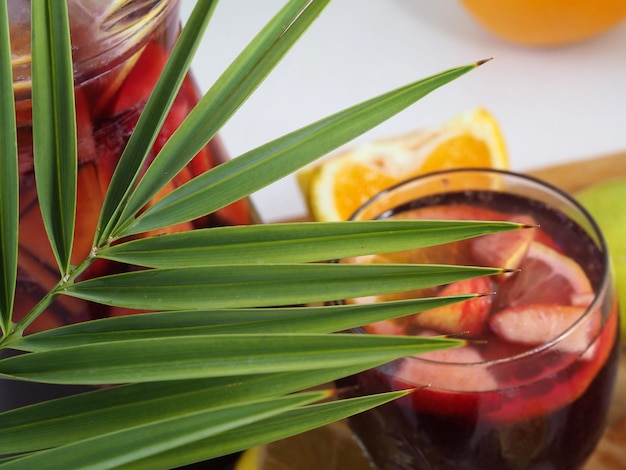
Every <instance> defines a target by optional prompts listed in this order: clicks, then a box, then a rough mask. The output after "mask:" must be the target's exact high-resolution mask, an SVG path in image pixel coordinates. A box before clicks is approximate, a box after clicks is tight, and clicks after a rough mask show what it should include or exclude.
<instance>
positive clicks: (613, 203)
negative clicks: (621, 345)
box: [575, 178, 626, 335]
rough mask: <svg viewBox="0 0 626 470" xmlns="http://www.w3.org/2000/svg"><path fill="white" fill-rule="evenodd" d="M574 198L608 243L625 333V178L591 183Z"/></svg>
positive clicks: (624, 333) (625, 332) (625, 333)
mask: <svg viewBox="0 0 626 470" xmlns="http://www.w3.org/2000/svg"><path fill="white" fill-rule="evenodd" d="M575 197H576V199H578V201H579V202H580V203H581V204H582V205H583V206H584V207H585V208H586V209H587V210H588V211H589V212H590V213H591V215H592V216H593V218H594V219H595V220H596V222H597V223H598V225H599V226H600V229H601V230H602V233H603V234H604V237H605V239H606V242H607V244H608V246H609V255H610V257H611V261H612V263H613V269H614V273H615V285H616V288H617V294H618V300H619V303H620V305H621V324H622V335H626V178H619V179H615V180H611V181H608V182H606V183H600V184H597V185H594V186H591V187H590V188H588V189H585V190H584V191H581V192H579V193H577V194H575Z"/></svg>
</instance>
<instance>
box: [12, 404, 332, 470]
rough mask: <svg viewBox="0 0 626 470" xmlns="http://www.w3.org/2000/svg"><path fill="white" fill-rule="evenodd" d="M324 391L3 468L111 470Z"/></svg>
mask: <svg viewBox="0 0 626 470" xmlns="http://www.w3.org/2000/svg"><path fill="white" fill-rule="evenodd" d="M324 396H325V394H324V393H322V392H309V393H301V394H294V395H289V396H286V397H278V398H270V399H263V400H258V401H251V402H243V403H238V404H234V405H230V406H226V407H223V408H209V409H208V410H201V411H197V412H195V413H190V414H187V415H183V416H178V417H175V418H170V419H167V420H161V421H157V422H154V423H149V424H146V425H143V426H138V427H134V428H129V429H125V430H122V431H118V432H113V433H110V434H105V435H101V436H97V437H92V438H89V439H84V440H79V441H78V442H74V443H71V444H67V445H64V446H61V447H56V448H53V449H50V450H44V451H41V452H37V453H34V454H30V455H27V456H25V457H21V458H16V459H13V460H9V461H7V462H6V463H4V464H0V468H6V469H11V468H15V469H18V468H19V469H23V468H50V465H51V464H52V465H53V466H54V468H75V469H78V468H111V467H114V466H120V465H123V464H125V463H129V462H133V461H135V460H138V459H141V458H146V457H149V456H151V455H154V454H157V453H159V452H163V451H168V450H172V449H175V448H176V447H178V446H181V445H185V444H190V443H193V442H195V441H198V440H200V439H206V438H209V437H212V436H214V435H216V434H219V433H221V432H225V431H229V430H232V429H236V428H239V427H241V426H245V425H247V424H252V423H254V422H256V421H259V420H262V419H267V418H270V417H273V416H276V415H280V414H281V413H284V412H286V411H288V410H290V409H294V408H296V407H298V406H302V405H305V404H307V403H310V402H312V401H318V400H320V399H322V398H324Z"/></svg>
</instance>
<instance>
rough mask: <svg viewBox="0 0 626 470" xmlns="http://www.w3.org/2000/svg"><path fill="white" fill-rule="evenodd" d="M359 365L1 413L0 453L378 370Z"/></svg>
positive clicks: (110, 393) (141, 388) (137, 387)
mask: <svg viewBox="0 0 626 470" xmlns="http://www.w3.org/2000/svg"><path fill="white" fill-rule="evenodd" d="M380 364H381V363H380V362H370V363H365V364H363V365H358V366H350V367H342V368H328V369H321V370H306V371H301V372H285V373H274V374H257V375H247V376H235V377H223V378H214V377H211V378H205V379H192V380H181V381H168V382H156V383H155V382H148V383H138V384H131V385H125V386H121V387H113V388H104V389H99V390H95V391H93V392H89V393H82V394H79V395H73V396H68V397H63V398H59V399H56V400H49V401H46V402H42V403H38V404H35V405H31V406H27V407H23V408H19V409H15V410H11V411H7V412H4V413H2V414H0V423H1V424H2V425H1V426H0V453H1V454H14V453H20V452H31V451H35V450H41V449H45V448H48V447H56V446H59V445H65V444H69V443H72V442H76V441H78V440H81V439H87V438H89V437H95V436H98V435H101V434H108V433H111V432H115V431H119V430H122V429H125V428H130V427H135V426H140V425H143V424H147V423H150V422H155V421H159V420H163V419H169V418H173V417H176V416H181V415H185V414H189V413H193V412H195V411H198V410H201V409H204V408H206V407H207V404H210V405H211V406H214V407H218V406H226V405H229V404H234V403H238V402H245V401H250V400H252V399H261V398H266V397H271V396H280V395H285V394H288V393H293V392H296V391H299V390H305V389H309V388H312V387H318V386H320V385H322V384H327V383H330V382H332V381H333V380H337V379H339V378H341V377H346V376H348V375H352V374H355V373H358V372H361V371H363V370H365V369H368V368H371V367H376V366H378V365H380Z"/></svg>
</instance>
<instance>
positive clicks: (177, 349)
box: [0, 334, 465, 385]
mask: <svg viewBox="0 0 626 470" xmlns="http://www.w3.org/2000/svg"><path fill="white" fill-rule="evenodd" d="M464 344H465V341H462V340H458V339H451V338H443V337H411V336H381V335H355V334H334V335H326V334H321V335H320V334H263V335H257V334H242V335H234V334H233V335H197V336H182V337H169V338H165V339H163V338H149V339H136V340H124V341H114V342H109V343H95V344H87V345H82V346H75V347H70V348H62V349H57V350H52V351H43V352H35V353H29V354H22V355H18V356H14V357H9V358H7V359H2V360H0V376H4V377H7V378H17V379H21V380H29V381H39V382H44V383H59V384H76V385H95V384H111V383H127V382H154V381H159V380H181V379H189V378H201V377H227V376H235V375H243V374H261V373H271V372H288V371H298V370H303V369H320V368H329V367H330V368H335V367H343V366H350V365H357V364H363V363H365V362H368V363H369V362H372V361H374V360H379V361H392V360H394V359H398V358H400V357H403V356H410V355H414V354H419V353H423V352H428V351H432V350H437V349H444V348H449V347H452V346H462V345H464ZM250 351H254V354H250Z"/></svg>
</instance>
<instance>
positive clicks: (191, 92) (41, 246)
mask: <svg viewBox="0 0 626 470" xmlns="http://www.w3.org/2000/svg"><path fill="white" fill-rule="evenodd" d="M68 8H69V13H70V24H71V33H72V45H73V50H74V64H75V83H76V111H77V127H78V129H77V130H78V158H79V172H78V207H77V218H76V220H77V227H76V234H75V242H74V253H73V259H72V262H73V263H77V262H79V261H81V260H82V259H84V258H85V257H86V256H87V255H88V254H89V252H90V250H91V243H92V240H93V235H94V232H95V228H96V223H97V220H98V216H99V213H100V208H101V206H102V202H103V200H104V195H105V192H106V189H107V187H108V184H109V182H110V179H111V176H112V174H113V171H114V169H115V166H116V165H117V162H118V160H119V157H120V156H121V154H122V151H123V149H124V146H125V145H126V143H127V141H128V139H129V137H130V134H131V132H132V131H133V128H134V127H135V124H136V122H137V119H138V118H139V115H140V113H141V111H142V110H143V108H144V106H145V103H146V100H147V99H148V96H149V94H150V92H151V91H152V89H153V87H154V85H155V83H156V81H157V79H158V77H159V75H160V73H161V71H162V70H163V67H164V66H165V62H166V60H167V58H168V55H169V53H170V51H171V49H172V47H173V45H174V42H175V40H176V38H177V36H178V33H179V30H180V20H179V14H178V2H177V1H175V0H153V1H149V2H145V1H129V2H113V1H110V0H102V1H99V2H93V1H91V2H88V3H87V2H85V1H83V0H76V1H70V2H68ZM9 11H10V18H11V41H12V52H13V56H14V63H13V72H14V87H15V91H16V107H17V119H18V143H19V166H20V238H19V250H20V251H19V274H18V275H19V278H18V292H17V296H16V298H17V299H18V300H17V305H16V312H15V319H16V320H18V319H19V318H21V317H22V316H23V315H25V314H26V313H27V312H28V311H29V310H30V309H31V308H32V307H33V306H34V305H35V304H36V302H37V301H38V300H39V299H40V298H41V297H42V296H43V295H44V294H45V293H46V292H48V291H49V290H50V289H51V288H52V287H53V286H54V285H55V283H56V282H57V281H58V278H59V275H58V270H57V268H56V262H55V260H54V256H53V254H52V251H51V249H50V247H49V244H48V241H47V237H46V234H45V231H44V227H43V223H42V220H41V215H40V212H39V208H38V201H37V193H36V189H35V179H34V174H33V156H32V129H31V101H30V31H29V30H30V1H23V0H9ZM199 99H200V95H199V92H198V89H197V88H196V85H195V83H194V81H193V78H192V77H191V76H188V77H187V78H186V79H185V82H184V84H183V86H182V88H181V90H180V92H179V94H178V96H177V97H176V100H175V102H174V104H173V107H172V109H171V111H170V113H169V115H168V116H167V119H166V121H165V123H164V125H163V127H162V129H161V131H160V133H159V135H158V137H157V140H156V142H155V144H154V147H153V149H152V152H151V154H150V157H149V160H151V159H153V158H154V156H155V155H156V154H157V152H158V151H159V150H160V148H161V147H162V146H163V145H164V143H165V142H166V141H167V139H168V138H169V137H170V135H171V134H172V133H173V132H174V130H176V128H177V127H178V126H179V125H180V124H181V123H182V121H183V119H184V118H185V117H186V116H187V114H188V113H189V112H190V111H191V109H192V108H193V106H195V104H197V102H198V101H199ZM225 160H226V155H225V153H224V150H223V148H222V146H221V143H220V141H219V139H218V138H215V139H213V140H212V141H211V142H210V143H209V144H208V145H207V146H206V147H205V148H203V149H202V150H201V151H200V152H199V154H198V155H197V156H196V157H195V158H194V159H193V160H192V161H191V162H190V163H189V165H188V166H187V167H185V168H184V169H183V170H182V171H181V172H180V174H178V175H177V176H176V178H175V179H174V180H173V182H172V183H171V184H170V185H169V186H168V187H167V188H166V189H165V190H164V191H163V192H162V194H160V195H159V197H161V196H163V195H164V194H166V193H168V192H170V191H171V190H173V189H175V188H176V187H177V186H179V185H181V184H183V183H185V182H187V181H188V180H190V179H191V178H193V177H194V176H197V175H199V174H201V173H203V172H205V171H207V170H209V169H210V168H212V167H213V166H215V165H217V164H219V163H222V162H223V161H225ZM252 214H253V211H252V210H251V208H250V207H249V201H247V200H244V201H240V202H238V203H236V204H233V205H232V206H229V207H226V208H224V209H222V210H220V211H218V212H217V213H215V214H211V215H210V216H208V217H206V218H204V219H201V220H197V221H193V222H189V223H184V224H181V225H180V226H177V227H173V228H171V229H168V231H180V230H189V229H192V228H196V227H208V226H219V225H237V224H248V223H251V222H252V220H251V217H252ZM119 269H120V267H119V265H114V264H113V263H107V262H98V263H97V264H95V265H94V266H93V267H92V268H91V269H90V272H89V273H88V276H95V275H102V274H107V273H112V272H116V271H119ZM123 313H128V311H125V310H124V309H112V308H110V307H106V306H102V305H95V304H91V303H88V302H84V301H81V300H78V299H73V298H70V297H61V298H59V299H58V301H56V302H55V304H54V305H53V306H52V308H50V309H48V311H46V312H45V313H44V314H43V315H41V316H40V317H39V318H38V319H37V320H36V321H35V322H34V323H33V324H32V325H31V326H30V327H29V330H28V331H30V332H33V331H39V330H42V329H48V328H52V327H56V326H60V325H63V324H67V323H73V322H77V321H83V320H88V319H93V318H100V317H106V316H110V315H119V314H123Z"/></svg>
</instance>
